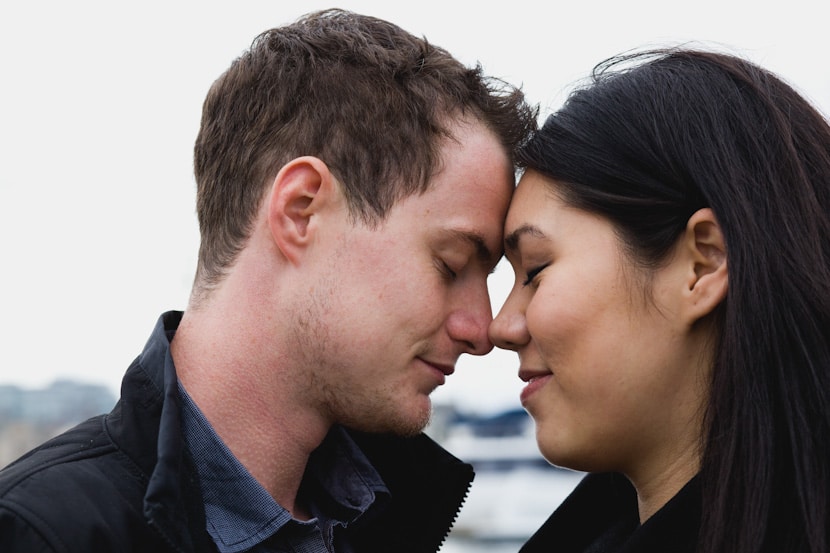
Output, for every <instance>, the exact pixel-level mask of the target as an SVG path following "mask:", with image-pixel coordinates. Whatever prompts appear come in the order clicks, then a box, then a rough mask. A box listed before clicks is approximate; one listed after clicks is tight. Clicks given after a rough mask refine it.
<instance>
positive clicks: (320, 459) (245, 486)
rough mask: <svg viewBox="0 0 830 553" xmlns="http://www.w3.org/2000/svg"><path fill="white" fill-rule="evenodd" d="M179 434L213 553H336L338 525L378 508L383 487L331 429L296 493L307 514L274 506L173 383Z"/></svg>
mask: <svg viewBox="0 0 830 553" xmlns="http://www.w3.org/2000/svg"><path fill="white" fill-rule="evenodd" d="M179 393H180V395H181V398H182V403H181V405H182V432H183V434H184V439H185V443H186V444H187V448H188V450H189V451H190V454H191V456H192V457H193V461H194V463H195V465H196V471H197V472H198V474H199V484H200V487H201V490H202V498H203V501H204V506H205V519H206V525H207V531H208V533H209V534H210V536H211V537H212V538H213V541H214V542H216V545H217V547H218V548H219V551H220V553H240V552H243V551H244V552H248V551H250V552H257V553H259V552H262V553H265V552H272V551H290V552H296V553H331V552H333V551H335V546H337V551H338V553H339V552H341V551H350V550H351V548H350V547H349V544H348V542H347V540H346V538H345V536H344V535H342V532H338V530H339V529H342V528H346V527H347V526H348V525H349V524H350V523H352V522H354V521H355V520H357V519H358V518H359V517H360V516H362V515H364V514H365V513H366V511H368V510H369V508H370V507H372V506H375V508H382V504H383V503H385V502H386V500H387V499H388V497H389V490H388V489H387V488H386V485H385V484H384V483H383V481H382V480H381V478H380V475H378V473H377V471H375V469H374V468H373V467H372V465H371V464H370V463H369V460H368V459H366V457H365V455H363V453H362V452H361V451H360V449H359V448H358V447H357V445H356V444H355V443H354V442H353V441H352V439H351V438H350V437H349V436H348V434H347V433H346V432H345V431H344V430H343V429H342V428H340V427H337V426H335V427H334V428H332V430H331V431H330V432H329V434H328V435H327V436H326V438H325V440H324V441H323V443H322V444H321V445H320V447H319V448H317V449H316V450H315V451H314V452H313V453H312V455H311V457H310V458H309V462H308V466H307V467H306V472H305V475H304V477H303V482H302V484H301V486H300V492H299V495H300V496H301V497H303V499H304V500H305V502H306V503H307V504H308V505H309V507H310V511H311V514H312V515H313V517H314V518H312V519H311V520H308V521H299V520H295V519H293V518H292V517H291V514H290V513H289V512H288V511H287V510H286V509H285V508H283V507H282V506H280V505H279V504H278V503H277V502H276V501H275V500H274V498H273V497H271V495H270V494H269V493H268V492H267V491H266V490H265V488H264V487H262V485H261V484H260V483H259V482H258V481H257V480H256V479H255V478H254V477H253V476H252V475H251V473H250V472H248V470H247V469H246V468H245V467H244V466H243V465H242V463H240V462H239V460H238V459H237V458H236V457H235V456H234V455H233V453H231V451H230V449H228V447H227V446H226V445H225V443H224V442H223V441H222V439H221V438H220V437H219V436H218V435H217V434H216V432H215V431H214V430H213V427H212V426H211V425H210V423H209V422H208V420H207V419H206V418H205V416H204V414H203V413H202V412H201V410H200V409H199V408H198V406H196V404H195V403H194V402H193V400H192V399H191V398H190V396H189V395H188V394H187V392H186V391H185V389H184V387H183V386H182V385H181V383H179Z"/></svg>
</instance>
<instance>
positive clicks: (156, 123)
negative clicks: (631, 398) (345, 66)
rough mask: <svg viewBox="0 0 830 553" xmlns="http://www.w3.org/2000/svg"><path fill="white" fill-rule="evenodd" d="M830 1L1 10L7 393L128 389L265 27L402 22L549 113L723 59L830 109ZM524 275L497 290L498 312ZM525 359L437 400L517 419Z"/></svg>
mask: <svg viewBox="0 0 830 553" xmlns="http://www.w3.org/2000/svg"><path fill="white" fill-rule="evenodd" d="M822 3H823V2H821V1H818V0H815V1H812V2H806V1H802V0H795V1H790V2H774V3H773V2H764V1H763V0H761V1H758V0H756V1H752V2H750V1H743V0H741V1H737V2H730V1H729V0H719V1H712V0H699V1H696V2H684V3H679V2H678V3H675V2H670V1H669V2H667V1H665V0H663V1H645V0H629V1H626V2H620V1H617V0H613V1H612V0H609V1H604V2H603V1H595V2H591V1H585V2H573V1H569V2H564V1H563V2H530V1H523V0H514V1H512V2H499V3H496V4H493V5H492V7H484V3H480V2H452V1H450V0H441V1H434V0H427V1H423V0H422V1H417V2H406V3H393V2H380V1H372V0H366V1H357V0H354V1H341V2H339V3H336V4H330V3H325V2H313V1H302V2H300V1H285V0H283V1H270V2H266V1H238V2H195V1H181V2H170V1H165V2H161V1H155V0H153V1H145V2H141V3H137V2H136V3H130V4H127V3H121V2H111V1H109V2H103V1H102V2H91V1H83V0H81V1H73V2H63V1H46V2H25V3H24V2H4V3H3V5H2V7H0V62H2V63H0V67H2V85H0V251H2V258H1V259H2V263H3V267H2V272H0V284H2V286H0V324H1V325H2V328H1V329H0V354H2V362H0V384H2V383H14V384H19V385H22V386H27V387H31V386H41V385H45V384H48V383H49V382H51V381H52V380H54V379H56V378H63V377H69V378H75V379H80V380H83V381H89V382H98V383H103V384H105V385H107V386H109V387H111V388H112V389H113V390H114V391H115V390H117V389H118V387H119V386H120V380H121V376H122V374H123V372H124V370H125V369H126V367H127V365H128V364H129V363H130V361H131V360H132V359H133V358H134V357H135V355H136V354H138V353H139V351H140V350H141V348H142V346H143V344H144V342H145V340H146V338H147V336H148V335H149V332H150V330H151V329H152V326H153V324H154V323H155V321H156V318H157V317H158V315H159V314H160V313H161V312H162V311H165V310H168V309H183V308H184V307H185V305H186V301H187V296H188V292H189V288H190V283H191V280H192V275H193V271H194V268H195V258H196V250H197V244H198V231H197V225H196V219H195V216H194V205H193V204H194V187H195V185H194V182H193V177H192V173H191V152H192V144H193V140H194V138H195V135H196V132H197V129H198V123H199V116H200V108H201V103H202V99H203V97H204V94H205V92H206V91H207V89H208V87H209V86H210V84H211V82H212V81H213V80H214V79H215V78H216V77H217V76H218V75H219V74H220V73H221V72H222V71H223V70H224V69H225V68H226V67H227V66H228V64H229V63H230V62H231V61H232V60H233V59H234V58H235V57H236V56H237V55H238V54H239V53H240V52H241V51H242V50H244V49H245V48H246V47H247V46H248V44H249V43H250V41H251V39H252V38H253V37H254V36H256V35H257V34H258V33H259V32H261V31H263V30H265V29H267V28H270V27H274V26H278V25H281V24H284V23H287V22H290V21H293V20H294V19H296V18H297V17H298V16H300V15H302V14H304V13H306V12H309V11H314V10H317V9H322V8H326V7H332V6H335V5H336V6H338V7H342V8H346V9H351V10H354V11H358V12H363V13H368V14H371V15H375V16H378V17H382V18H385V19H389V20H390V21H393V22H395V23H397V24H399V25H401V26H402V27H404V28H406V29H407V30H409V31H411V32H413V33H415V34H418V35H424V36H426V37H427V38H428V39H429V40H430V41H431V42H433V43H436V44H439V45H441V46H443V47H445V48H447V49H448V50H450V51H451V52H452V53H454V54H455V55H456V56H457V57H459V58H460V59H461V60H462V61H464V62H466V63H468V64H472V63H475V62H477V61H478V62H481V64H482V65H483V66H484V68H485V70H486V72H487V73H489V74H492V75H496V76H499V77H502V78H504V79H506V80H508V81H511V82H513V83H516V84H523V88H524V90H525V91H526V93H527V94H528V96H529V97H530V99H531V100H532V101H534V102H538V103H540V104H541V105H542V108H543V113H548V112H549V111H550V110H552V109H554V108H555V107H557V106H558V105H559V104H560V103H561V101H562V100H563V98H564V96H563V94H564V93H565V92H566V91H567V89H568V88H569V86H570V85H571V84H572V83H573V82H574V81H576V80H577V79H579V78H582V77H584V76H585V75H586V74H587V72H588V71H589V70H590V69H591V68H592V67H593V65H594V64H595V63H597V62H599V61H601V60H602V59H604V58H606V57H609V56H611V55H613V54H615V53H618V52H620V51H624V50H628V49H631V48H636V47H641V46H644V45H665V44H676V43H678V42H686V41H696V42H702V43H704V44H709V45H711V44H717V45H720V46H723V47H726V48H728V49H730V50H732V51H735V52H738V53H741V54H743V55H745V56H747V57H749V58H751V59H753V60H755V61H757V62H759V63H761V64H762V65H765V66H767V67H769V68H770V69H773V70H774V71H776V72H777V73H779V74H780V75H782V76H783V77H785V78H786V79H788V80H789V81H790V82H791V83H793V84H795V85H796V86H797V87H798V88H799V89H801V90H802V91H803V92H805V93H806V94H807V95H808V96H809V97H810V98H812V100H813V101H814V102H815V103H816V104H817V105H818V106H819V107H820V108H821V109H822V110H823V111H824V112H825V113H828V112H830V73H828V71H827V60H826V55H827V53H828V48H827V45H828V43H827V36H828V25H827V23H826V21H827V19H826V17H825V16H824V15H823V13H821V12H822V10H821V7H820V6H821V4H822ZM511 280H512V273H511V271H510V268H509V266H507V265H506V264H502V265H500V267H499V269H498V270H497V271H496V273H495V275H494V276H493V277H492V280H491V284H492V288H493V304H494V310H497V309H498V307H499V306H500V305H501V303H502V301H503V299H504V297H505V295H506V293H507V291H508V289H509V285H510V282H511ZM516 367H517V361H516V359H515V356H514V354H512V353H506V352H494V353H492V354H490V355H488V356H486V357H484V358H472V357H466V358H462V361H461V362H460V364H459V368H458V371H457V372H456V375H454V376H453V377H451V378H450V379H449V381H448V383H447V385H446V386H444V387H443V388H442V389H440V390H439V391H437V392H436V394H435V398H436V399H437V400H439V401H449V400H456V401H458V402H460V403H462V404H463V405H464V406H467V407H472V408H477V409H480V410H493V409H501V408H505V407H512V406H518V405H519V403H518V393H519V390H520V388H521V385H520V384H521V383H520V382H519V381H518V379H517V377H516Z"/></svg>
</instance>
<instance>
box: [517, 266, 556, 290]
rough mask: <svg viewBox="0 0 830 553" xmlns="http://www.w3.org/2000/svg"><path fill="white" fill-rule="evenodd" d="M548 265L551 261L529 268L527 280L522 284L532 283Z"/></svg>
mask: <svg viewBox="0 0 830 553" xmlns="http://www.w3.org/2000/svg"><path fill="white" fill-rule="evenodd" d="M548 265H550V263H544V264H542V265H539V266H538V267H534V268H533V269H531V270H529V271H528V272H527V277H526V278H525V281H524V282H523V283H522V286H527V285H529V284H532V283H533V280H534V279H535V278H536V277H537V276H538V275H539V273H541V272H542V271H543V270H545V268H546V267H547V266H548Z"/></svg>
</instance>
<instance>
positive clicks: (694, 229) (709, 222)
mask: <svg viewBox="0 0 830 553" xmlns="http://www.w3.org/2000/svg"><path fill="white" fill-rule="evenodd" d="M684 243H685V249H686V250H687V254H688V257H687V259H688V260H689V262H690V265H691V266H690V272H689V279H688V291H687V294H688V296H687V300H688V302H687V306H686V307H687V314H688V317H689V319H690V323H694V322H695V321H697V320H698V319H701V318H703V317H705V316H706V315H708V314H709V313H711V312H712V311H714V310H715V308H716V307H717V306H718V305H719V304H720V303H721V302H722V301H723V300H724V298H725V297H726V292H727V287H728V281H729V278H728V277H729V273H728V268H727V258H726V242H725V240H724V238H723V232H722V231H721V228H720V224H719V223H718V221H717V219H716V218H715V214H714V212H713V211H712V210H711V209H710V208H704V209H700V210H698V211H696V212H695V213H694V214H693V215H692V216H691V217H690V218H689V222H688V223H687V225H686V233H685V240H684Z"/></svg>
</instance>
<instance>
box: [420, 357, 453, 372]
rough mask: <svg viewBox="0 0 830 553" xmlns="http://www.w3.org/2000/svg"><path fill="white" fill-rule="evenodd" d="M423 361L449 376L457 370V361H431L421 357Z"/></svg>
mask: <svg viewBox="0 0 830 553" xmlns="http://www.w3.org/2000/svg"><path fill="white" fill-rule="evenodd" d="M420 359H421V361H423V362H424V363H426V364H427V365H429V366H430V367H432V368H434V369H436V370H437V371H438V372H440V373H441V374H443V375H444V376H449V375H451V374H452V373H454V372H455V363H439V362H437V361H430V360H428V359H423V358H420Z"/></svg>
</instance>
